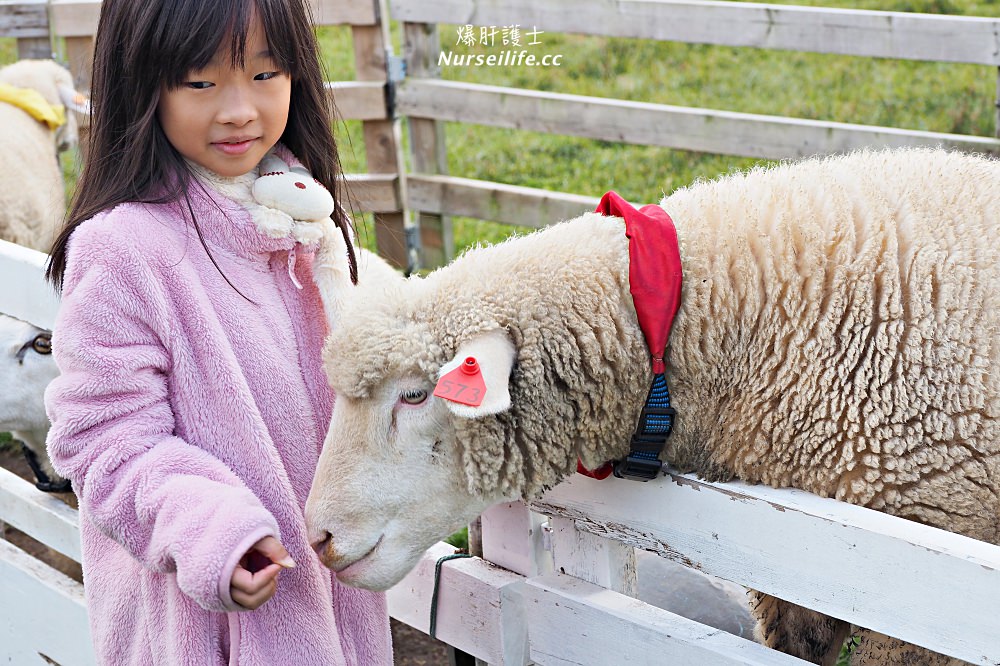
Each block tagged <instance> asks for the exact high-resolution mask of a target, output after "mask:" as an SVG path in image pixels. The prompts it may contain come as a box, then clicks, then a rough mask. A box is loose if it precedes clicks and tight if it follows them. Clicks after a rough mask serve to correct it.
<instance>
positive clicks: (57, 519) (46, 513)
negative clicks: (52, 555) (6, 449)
mask: <svg viewBox="0 0 1000 666" xmlns="http://www.w3.org/2000/svg"><path fill="white" fill-rule="evenodd" d="M0 519H2V520H3V521H4V522H5V523H7V524H8V525H10V526H12V527H15V528H17V529H19V530H21V531H22V532H24V533H25V534H27V535H28V536H30V537H31V538H33V539H35V540H36V541H40V542H41V543H43V544H45V545H46V546H48V547H49V548H52V549H53V550H57V551H59V552H60V553H62V554H63V555H65V556H66V557H69V558H71V559H72V560H74V561H76V562H79V561H80V554H81V553H80V523H79V514H78V513H77V512H76V511H75V510H74V509H71V508H70V507H68V506H67V505H66V504H64V503H63V502H61V501H60V500H58V499H56V498H55V497H53V496H52V495H49V494H47V493H43V492H42V491H40V490H38V489H37V488H35V487H34V486H33V485H32V484H30V483H28V482H27V481H25V480H24V479H22V478H21V477H19V476H17V475H16V474H13V473H12V472H9V471H8V470H6V469H4V468H2V467H0Z"/></svg>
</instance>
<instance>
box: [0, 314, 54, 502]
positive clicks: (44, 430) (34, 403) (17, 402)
mask: <svg viewBox="0 0 1000 666" xmlns="http://www.w3.org/2000/svg"><path fill="white" fill-rule="evenodd" d="M0 350H2V353H0V386H2V387H3V391H2V392H0V431H2V432H10V433H11V434H12V435H13V436H14V438H15V439H19V440H20V441H21V442H22V443H23V444H24V447H25V449H26V455H27V457H28V460H29V462H30V464H32V466H33V467H37V469H35V470H34V471H35V476H36V478H37V482H38V485H39V487H40V488H41V489H42V490H49V491H67V490H69V488H68V484H67V481H66V479H64V478H63V477H61V476H59V475H58V474H57V473H56V472H55V470H54V469H52V463H51V462H50V461H49V457H48V454H47V453H46V450H45V438H46V436H47V435H48V432H49V419H48V417H47V416H46V414H45V406H44V404H43V402H42V394H43V393H44V392H45V387H46V386H48V384H49V382H50V381H52V380H53V379H55V378H56V376H57V375H58V374H59V369H58V368H57V367H56V363H55V360H54V359H53V358H52V334H51V333H50V332H49V331H47V330H45V329H41V328H38V327H37V326H33V325H32V324H29V323H27V322H24V321H21V320H19V319H15V318H13V317H9V316H7V315H5V314H0ZM39 471H40V472H41V473H39Z"/></svg>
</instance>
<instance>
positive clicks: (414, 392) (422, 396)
mask: <svg viewBox="0 0 1000 666" xmlns="http://www.w3.org/2000/svg"><path fill="white" fill-rule="evenodd" d="M426 399H427V391H425V390H423V389H410V390H408V391H404V392H403V395H401V396H400V400H402V401H403V402H405V403H406V404H407V405H419V404H420V403H422V402H423V401H424V400H426Z"/></svg>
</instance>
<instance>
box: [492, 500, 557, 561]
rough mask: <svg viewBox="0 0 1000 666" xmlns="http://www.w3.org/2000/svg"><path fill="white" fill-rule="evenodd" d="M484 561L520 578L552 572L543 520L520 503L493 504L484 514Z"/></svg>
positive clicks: (539, 515)
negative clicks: (516, 574) (519, 575)
mask: <svg viewBox="0 0 1000 666" xmlns="http://www.w3.org/2000/svg"><path fill="white" fill-rule="evenodd" d="M481 518H482V522H481V525H482V538H483V559H485V560H486V561H488V562H492V563H493V564H496V565H497V566H500V567H503V568H504V569H507V570H508V571H513V572H514V573H518V574H521V575H522V576H535V575H538V574H540V573H543V572H546V571H552V562H551V557H550V556H549V554H548V553H547V552H546V550H545V538H544V532H543V529H542V523H543V522H544V520H545V517H544V516H542V515H541V514H538V513H534V512H532V511H529V510H528V507H527V506H526V505H525V504H524V503H523V502H509V503H503V504H496V505H494V506H491V507H490V508H488V509H487V510H486V511H483V515H482V516H481Z"/></svg>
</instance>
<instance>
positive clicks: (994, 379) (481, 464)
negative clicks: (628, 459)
mask: <svg viewBox="0 0 1000 666" xmlns="http://www.w3.org/2000/svg"><path fill="white" fill-rule="evenodd" d="M662 206H663V208H664V209H665V210H666V211H667V212H668V213H669V214H670V215H671V217H672V218H673V220H674V222H675V223H676V225H677V229H678V235H679V238H680V243H681V257H682V262H683V266H684V274H685V275H684V283H683V292H682V297H681V307H680V310H679V312H678V314H677V317H676V319H675V321H674V325H673V332H672V335H671V338H670V344H669V348H668V352H667V378H668V381H669V385H670V389H671V394H672V403H673V406H674V407H676V409H677V412H678V417H677V419H678V420H677V423H676V426H675V428H674V432H673V434H672V436H671V437H670V439H669V440H668V442H667V450H666V452H665V454H664V456H663V457H664V458H665V460H666V462H668V463H670V464H671V465H673V466H674V467H675V468H678V469H680V470H682V471H694V472H696V473H697V474H699V475H700V476H702V477H704V478H707V479H710V480H728V479H733V478H739V479H743V480H745V481H748V482H751V483H764V484H769V485H773V486H791V487H795V488H800V489H803V490H806V491H809V492H812V493H815V494H817V495H822V496H825V497H836V498H838V499H840V500H843V501H846V502H850V503H853V504H858V505H862V506H866V507H870V508H873V509H876V510H879V511H884V512H886V513H889V514H893V515H896V516H901V517H903V518H908V519H911V520H915V521H918V522H921V523H925V524H929V525H933V526H936V527H939V528H943V529H945V530H949V531H952V532H957V533H959V534H964V535H966V536H970V537H973V538H976V539H980V540H983V541H987V542H991V543H1000V261H998V255H1000V243H998V242H997V238H1000V163H998V162H996V161H993V160H988V159H984V158H980V157H974V156H969V155H962V154H959V153H951V152H945V151H930V150H905V151H897V152H862V153H856V154H852V155H849V156H844V157H836V158H828V159H821V160H810V161H804V162H801V163H797V164H786V165H782V166H778V167H774V168H771V169H755V170H753V171H751V172H749V173H746V174H739V175H733V176H728V177H725V178H722V179H719V180H715V181H712V182H706V183H698V184H695V185H693V186H691V187H688V188H685V189H682V190H680V191H678V192H676V193H674V194H672V195H671V196H669V197H667V198H666V199H664V200H663V202H662ZM390 282H391V283H390V284H387V285H385V286H384V287H382V288H380V289H374V290H373V289H370V288H369V289H359V290H357V291H356V292H354V293H352V294H351V296H350V297H345V299H344V305H343V307H342V309H341V311H340V313H339V314H338V316H337V320H336V323H335V328H334V330H333V333H332V335H331V337H330V339H329V341H328V345H327V349H326V358H325V363H326V367H327V370H328V374H329V377H330V380H331V383H332V385H333V387H334V388H335V390H336V392H337V396H338V398H337V401H336V405H335V408H334V412H333V417H332V421H331V425H330V431H329V434H328V435H327V439H326V443H325V448H324V451H323V454H322V457H321V459H320V463H319V469H318V471H317V476H316V480H315V482H314V485H313V489H312V492H311V494H310V497H309V500H308V503H307V506H306V517H307V522H308V524H309V527H310V534H311V536H312V539H313V540H314V542H315V544H316V547H317V551H318V552H319V553H320V555H321V557H322V558H323V560H324V562H326V564H327V565H328V566H331V567H332V568H333V569H335V570H337V571H338V574H337V575H338V579H339V580H341V581H343V582H345V583H349V584H353V585H358V586H361V587H368V588H374V589H384V588H387V587H389V586H391V585H392V584H394V583H395V582H397V581H398V580H400V578H402V576H403V575H405V574H406V572H407V571H409V570H410V569H411V568H412V567H413V566H414V564H415V563H416V562H417V561H418V559H419V558H420V556H421V554H422V553H423V552H424V550H425V549H426V548H427V547H429V546H430V545H431V544H433V543H434V542H435V541H437V540H439V539H441V538H442V537H444V536H446V535H447V534H449V533H451V532H452V531H454V530H455V529H457V528H459V527H461V526H462V525H464V524H466V523H467V522H468V521H470V520H472V519H473V518H475V516H476V515H477V514H479V513H480V512H481V511H482V510H483V509H484V508H486V507H487V506H489V505H491V504H493V503H496V502H500V501H509V500H512V499H516V498H533V497H537V496H538V495H539V494H540V493H541V492H543V491H544V490H545V489H546V488H548V487H551V486H553V485H554V484H556V483H558V482H559V481H560V480H561V479H563V478H565V477H566V476H568V475H570V474H572V473H573V472H574V470H575V469H576V464H577V459H578V458H579V459H580V460H582V462H583V464H584V465H586V466H587V467H589V468H595V467H597V466H599V465H600V464H601V463H603V462H605V461H607V460H611V459H618V458H621V457H622V456H623V455H624V454H625V453H626V451H627V450H628V446H629V438H630V436H631V434H632V432H633V430H634V427H635V424H636V420H637V417H638V414H639V410H640V407H641V406H642V403H643V400H644V398H645V396H646V392H647V390H648V388H649V382H650V373H649V356H648V350H647V348H646V346H645V343H644V341H643V337H642V335H641V333H640V330H639V327H638V324H637V320H636V315H635V311H634V308H633V305H632V298H631V295H630V293H629V287H628V251H627V241H626V238H625V235H624V225H623V223H622V221H621V220H620V219H617V218H606V217H602V216H600V215H596V214H586V215H583V216H581V217H580V218H577V219H575V220H573V221H570V222H567V223H563V224H558V225H555V226H553V227H550V228H548V229H545V230H542V231H539V232H537V233H534V234H531V235H528V236H525V237H522V238H518V239H515V240H511V241H507V242H505V243H502V244H499V245H497V246H493V247H486V248H480V249H476V250H473V251H470V252H468V253H466V254H465V255H464V256H462V257H460V258H459V259H457V260H456V261H455V262H453V263H452V264H451V265H450V266H447V267H445V268H443V269H440V270H438V271H436V272H434V273H432V274H431V275H429V276H428V277H426V278H424V279H409V280H405V281H404V280H398V281H390ZM342 289H344V290H345V292H346V291H347V290H348V289H349V288H348V287H347V286H344V287H343V288H342ZM467 356H475V357H477V358H478V359H479V363H480V366H481V367H482V372H483V376H484V378H485V381H486V386H487V394H486V401H485V402H484V403H483V405H482V406H480V407H478V408H471V407H463V406H459V405H455V404H454V403H451V402H446V401H444V400H441V399H435V398H433V397H431V396H430V394H431V392H432V390H433V388H434V386H435V383H436V382H437V380H438V378H439V376H440V374H441V373H442V372H443V371H445V370H448V369H451V368H452V367H454V366H455V365H456V364H458V363H460V362H461V361H462V359H464V358H465V357H467ZM608 483H615V482H614V481H609V482H608ZM617 483H625V481H617ZM331 535H332V536H331ZM755 614H756V615H757V618H758V632H759V634H760V637H761V639H762V640H763V641H764V642H765V643H766V644H767V645H770V646H772V647H776V648H779V649H781V650H784V651H786V652H790V653H792V654H797V655H799V656H802V657H804V658H807V659H810V660H812V661H816V662H820V661H823V660H829V659H831V658H832V659H835V658H836V653H837V651H838V648H839V645H840V643H841V642H842V640H843V638H844V637H845V635H846V633H847V631H848V629H849V628H848V626H847V624H846V623H844V622H842V621H839V620H835V619H832V618H826V617H824V616H821V615H819V614H817V613H814V612H812V611H809V610H807V609H802V608H799V607H796V606H793V605H791V604H788V603H787V602H783V601H779V600H777V599H774V598H771V597H766V596H763V595H761V596H760V597H759V598H758V603H757V604H756V607H755ZM860 635H861V644H860V646H859V647H858V648H857V649H856V650H855V651H854V653H853V655H852V659H853V660H854V663H881V664H902V663H921V664H938V663H949V661H950V660H948V659H946V658H943V657H940V656H938V655H931V654H929V653H925V652H922V651H920V649H919V648H915V647H913V646H907V645H904V644H902V643H900V642H898V641H894V640H887V641H884V642H881V641H879V640H868V638H869V636H870V633H869V632H864V631H862V633H861V634H860ZM880 643H881V645H882V646H889V649H888V650H887V651H886V652H884V653H881V652H879V650H880Z"/></svg>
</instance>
